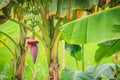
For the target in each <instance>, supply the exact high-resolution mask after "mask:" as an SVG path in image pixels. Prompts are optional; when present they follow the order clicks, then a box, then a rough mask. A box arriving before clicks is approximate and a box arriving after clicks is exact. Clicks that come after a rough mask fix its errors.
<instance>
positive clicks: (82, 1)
mask: <svg viewBox="0 0 120 80" xmlns="http://www.w3.org/2000/svg"><path fill="white" fill-rule="evenodd" d="M72 2H73V4H74V6H73V8H74V9H82V10H84V9H90V8H92V7H94V6H95V5H97V4H98V2H99V0H72Z"/></svg>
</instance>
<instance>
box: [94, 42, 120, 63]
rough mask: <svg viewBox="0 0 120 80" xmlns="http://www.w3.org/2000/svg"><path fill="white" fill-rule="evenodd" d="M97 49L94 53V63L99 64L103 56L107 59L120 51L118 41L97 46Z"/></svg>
mask: <svg viewBox="0 0 120 80" xmlns="http://www.w3.org/2000/svg"><path fill="white" fill-rule="evenodd" d="M98 46H99V48H98V50H97V51H96V53H95V61H96V62H99V61H100V60H101V59H102V58H103V57H104V56H106V57H109V56H111V55H113V54H114V53H116V52H118V51H120V40H112V41H106V42H103V43H100V44H98Z"/></svg>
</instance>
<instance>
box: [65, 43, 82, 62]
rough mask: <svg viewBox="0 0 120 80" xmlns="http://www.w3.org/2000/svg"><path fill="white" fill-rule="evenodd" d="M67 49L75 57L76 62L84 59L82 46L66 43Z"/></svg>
mask: <svg viewBox="0 0 120 80" xmlns="http://www.w3.org/2000/svg"><path fill="white" fill-rule="evenodd" d="M65 49H66V50H68V51H69V52H70V54H71V56H72V57H74V58H75V59H76V60H81V59H82V52H81V46H80V45H75V44H68V43H65Z"/></svg>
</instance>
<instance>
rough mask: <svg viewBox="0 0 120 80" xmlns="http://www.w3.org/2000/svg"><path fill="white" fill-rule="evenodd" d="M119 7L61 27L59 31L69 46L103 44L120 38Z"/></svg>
mask: <svg viewBox="0 0 120 80" xmlns="http://www.w3.org/2000/svg"><path fill="white" fill-rule="evenodd" d="M119 17H120V6H118V7H115V8H111V9H109V10H105V11H102V12H100V13H96V14H93V15H90V16H88V17H84V18H81V19H78V20H75V21H72V22H70V23H67V24H65V25H63V26H62V27H61V28H60V30H61V32H62V35H63V37H64V39H65V40H66V41H67V42H69V43H71V44H85V43H90V42H103V41H107V40H113V39H119V38H120V35H119V34H120V18H119Z"/></svg>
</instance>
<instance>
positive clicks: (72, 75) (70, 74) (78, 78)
mask: <svg viewBox="0 0 120 80" xmlns="http://www.w3.org/2000/svg"><path fill="white" fill-rule="evenodd" d="M62 80H93V75H92V74H91V73H87V72H80V71H75V70H72V69H70V68H68V67H65V69H64V70H63V71H62Z"/></svg>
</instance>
